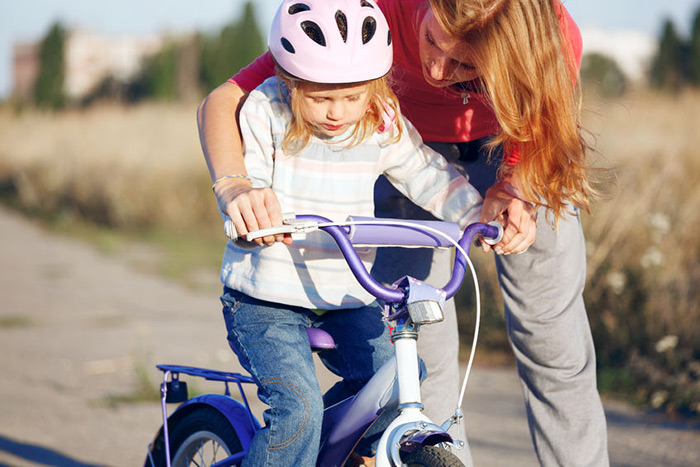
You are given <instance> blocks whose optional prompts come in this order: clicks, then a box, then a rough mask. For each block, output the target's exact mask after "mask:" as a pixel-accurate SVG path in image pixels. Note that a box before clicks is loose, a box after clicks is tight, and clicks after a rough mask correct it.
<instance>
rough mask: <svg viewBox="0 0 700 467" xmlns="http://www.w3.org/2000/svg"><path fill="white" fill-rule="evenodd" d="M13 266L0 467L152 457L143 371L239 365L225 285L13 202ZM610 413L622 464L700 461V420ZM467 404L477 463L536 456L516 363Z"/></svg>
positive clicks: (0, 236)
mask: <svg viewBox="0 0 700 467" xmlns="http://www.w3.org/2000/svg"><path fill="white" fill-rule="evenodd" d="M0 266H1V267H0V296H1V297H2V306H0V368H1V369H2V383H1V384H0V401H1V402H0V404H1V405H0V466H66V467H80V466H138V465H142V463H143V459H144V457H145V454H146V449H147V445H148V443H149V442H150V441H151V438H152V437H153V435H154V433H155V432H156V430H157V429H158V427H159V426H160V423H161V420H160V409H159V405H158V404H157V403H153V402H138V401H133V402H119V400H122V399H128V398H130V397H132V396H134V395H135V394H137V393H138V388H139V385H140V383H142V382H143V381H144V378H145V379H147V380H149V381H148V382H149V383H150V385H151V386H152V387H156V385H157V383H158V381H159V377H160V376H159V373H158V372H157V371H156V370H155V368H154V365H155V364H156V363H178V364H184V365H194V366H211V367H213V368H220V369H226V370H233V371H237V370H238V369H239V367H238V365H237V363H236V362H235V361H234V360H233V358H232V354H231V353H230V351H229V350H228V348H227V344H226V339H225V332H224V327H223V323H222V321H221V318H220V316H219V303H218V299H217V296H216V293H202V292H200V293H196V292H192V291H190V290H187V289H184V288H182V287H180V286H178V285H176V284H173V283H172V282H168V281H166V280H164V279H162V278H159V277H154V276H150V275H146V274H143V273H141V272H138V271H137V270H136V269H135V268H134V267H133V264H132V263H131V262H130V261H128V260H127V259H125V258H115V257H107V256H104V255H102V254H100V253H99V252H97V251H96V250H95V249H94V248H92V247H90V246H88V245H85V244H82V243H80V242H77V241H75V240H72V239H66V238H62V237H58V236H55V235H51V234H49V233H46V232H44V231H43V230H42V229H40V228H39V227H37V226H36V225H34V224H33V223H31V222H30V221H27V220H25V219H23V218H22V217H20V216H18V215H17V214H15V213H12V212H10V211H7V210H5V209H3V208H0ZM216 274H217V271H212V277H211V281H212V283H215V281H216V280H217V279H216ZM143 375H146V376H143ZM320 375H321V376H320V379H321V381H322V384H323V385H329V384H331V382H332V378H330V377H329V375H328V374H327V373H323V372H320ZM191 384H192V383H191ZM207 384H208V383H200V384H198V385H197V386H196V388H197V389H199V390H207V389H208V386H207ZM214 389H216V390H218V388H217V387H214ZM249 396H250V399H251V400H256V399H255V396H254V393H253V392H250V394H249ZM255 411H256V413H257V414H259V413H260V412H261V411H262V408H261V407H260V405H259V404H257V405H256V406H255ZM606 411H607V414H608V421H609V440H610V455H611V461H612V464H613V465H617V466H650V467H651V466H697V465H700V429H698V427H697V426H696V427H690V426H688V425H687V424H682V423H671V422H668V421H664V420H658V419H656V418H654V417H652V416H650V415H645V414H641V413H638V412H637V411H635V410H634V409H633V408H631V407H630V406H628V405H626V404H624V403H623V402H615V401H611V402H607V403H606ZM465 413H466V420H467V422H466V423H467V432H468V435H469V439H470V444H471V447H472V452H473V456H474V459H475V462H476V465H477V466H512V465H518V466H531V465H532V466H535V465H537V461H536V458H535V456H534V453H533V451H532V447H531V444H530V438H529V434H528V431H527V422H526V419H525V414H524V409H523V403H522V399H521V395H520V389H519V386H518V382H517V378H516V375H515V370H514V369H513V368H496V369H493V368H477V369H475V371H474V373H473V375H472V379H471V381H470V386H469V389H468V391H467V397H466V400H465Z"/></svg>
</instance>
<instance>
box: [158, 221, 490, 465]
mask: <svg viewBox="0 0 700 467" xmlns="http://www.w3.org/2000/svg"><path fill="white" fill-rule="evenodd" d="M295 222H297V223H298V224H297V225H303V226H304V227H303V228H304V229H306V230H308V229H309V228H310V226H311V225H312V224H315V225H317V226H319V227H318V228H320V229H322V230H324V231H326V232H327V233H329V234H330V235H331V236H332V237H333V238H334V239H335V241H336V243H337V244H338V246H339V248H340V251H341V253H342V254H343V256H344V257H345V259H346V261H347V263H348V265H349V266H350V268H351V270H352V272H353V274H354V275H355V277H356V278H357V280H358V281H359V282H360V284H361V285H362V286H363V287H364V288H365V289H366V290H368V291H369V292H370V293H371V294H373V295H374V296H375V297H377V298H378V299H380V300H383V301H384V302H385V303H386V306H387V309H388V310H390V312H389V316H388V319H391V320H392V321H393V320H395V321H396V326H395V328H394V329H393V331H392V340H393V341H394V349H395V358H394V359H393V360H390V361H388V362H386V363H385V364H384V365H383V366H382V367H381V368H380V369H379V371H378V372H377V373H376V374H375V375H374V376H373V377H372V378H371V380H370V381H369V382H368V383H367V384H366V385H365V386H364V387H363V388H362V389H361V390H360V392H358V393H357V394H356V395H355V396H352V397H350V398H348V399H346V400H344V401H341V402H339V403H338V404H335V405H333V406H331V407H328V408H326V409H325V411H324V417H323V428H322V440H323V441H322V445H321V448H320V450H319V455H318V461H317V465H318V466H342V465H343V464H344V463H345V461H346V460H347V458H348V457H349V456H350V454H351V453H352V450H353V448H354V447H355V445H356V444H357V442H358V441H359V440H360V438H361V437H362V436H363V434H364V433H365V432H366V431H367V430H368V429H369V428H370V426H371V425H372V424H373V423H374V422H375V421H376V420H377V418H378V417H379V415H380V414H381V413H382V412H384V411H385V410H393V409H394V408H396V409H398V412H399V415H398V416H397V417H396V418H395V419H394V420H393V421H392V422H391V424H390V425H389V426H388V427H387V428H386V429H385V430H384V432H383V434H382V436H381V438H380V441H379V445H378V449H377V455H376V459H375V465H376V466H377V467H389V466H399V465H402V460H401V455H402V453H404V452H410V451H412V450H414V449H416V448H418V447H420V446H434V445H437V444H440V443H452V442H453V439H452V437H451V435H449V434H448V433H447V429H448V428H449V427H450V426H451V425H452V424H453V423H454V422H455V420H457V419H459V418H460V417H461V414H460V413H456V414H455V415H454V416H453V417H452V418H451V419H449V420H447V421H445V422H444V423H442V424H441V425H437V424H435V423H434V422H433V421H431V420H430V419H429V418H427V417H426V416H425V415H424V414H423V413H422V409H423V406H422V401H421V394H420V374H419V364H418V353H417V347H416V341H417V336H418V332H419V329H420V326H421V325H423V324H430V323H431V322H437V321H441V320H442V305H443V304H444V301H445V300H447V299H449V298H451V297H452V296H453V295H454V294H455V293H456V292H457V290H458V289H459V286H460V284H461V282H462V278H463V276H464V273H465V270H466V264H467V263H466V262H467V259H466V258H464V256H463V255H462V254H459V253H458V254H457V255H456V257H455V263H454V265H453V272H452V278H451V279H450V281H449V282H448V283H447V284H446V285H445V287H443V288H442V289H438V288H435V287H433V286H430V285H428V284H425V283H422V282H421V281H418V280H416V279H413V278H411V277H404V278H403V279H401V280H400V281H397V283H395V284H394V285H393V286H391V287H387V286H384V285H382V284H380V283H378V282H376V281H375V280H374V279H373V278H372V277H371V276H370V274H369V272H368V271H367V269H366V268H365V266H364V265H363V263H362V262H361V260H360V259H359V257H358V256H357V253H356V252H355V249H354V246H353V240H351V237H357V238H356V239H355V243H362V244H366V243H377V240H379V242H380V243H382V242H383V241H384V240H383V239H385V238H391V235H392V234H391V232H392V230H391V228H389V227H388V226H384V227H380V228H376V227H377V226H376V225H375V229H373V231H372V233H371V234H367V232H366V231H365V232H364V234H362V233H361V234H359V235H358V234H357V232H353V231H352V229H350V228H348V227H347V226H339V225H331V224H332V223H331V222H330V221H329V220H328V219H325V218H322V217H318V216H297V217H296V220H295ZM365 222H368V223H371V222H372V221H371V220H367V219H362V220H359V221H357V220H356V221H355V223H356V225H362V223H365ZM375 222H377V223H385V222H386V220H377V221H375ZM395 222H397V223H399V224H401V225H403V226H404V227H405V228H406V227H408V230H411V232H406V231H404V234H407V238H404V239H402V243H401V244H403V245H405V244H411V243H416V242H419V243H421V244H423V245H425V244H428V245H430V246H445V244H446V243H449V242H444V239H441V238H440V237H441V236H444V235H446V234H444V233H440V232H437V233H438V235H434V234H431V235H429V237H430V238H426V234H425V231H422V232H421V231H419V229H416V227H417V226H418V224H416V223H414V222H412V221H410V222H407V221H395ZM422 224H432V226H433V227H435V226H440V227H445V228H446V230H449V231H451V233H450V234H449V236H450V237H451V238H452V241H455V242H456V239H455V238H454V237H455V234H454V228H453V226H454V224H448V223H443V222H429V223H425V222H423V223H422ZM411 226H413V227H411ZM499 227H500V226H499ZM499 227H496V226H494V225H490V224H472V225H470V226H469V227H467V229H466V230H465V232H464V234H463V235H462V236H461V238H459V242H458V244H459V246H460V247H461V249H462V251H464V252H465V254H466V253H468V251H469V246H470V244H471V243H472V240H473V239H474V237H475V236H477V235H480V236H483V237H485V238H496V237H498V236H500V234H501V233H502V230H499ZM424 228H426V229H427V227H424ZM387 229H389V230H387ZM394 230H395V229H394ZM432 230H435V229H434V228H432ZM441 230H442V229H441ZM387 232H389V233H387ZM458 232H459V231H458V230H457V233H458ZM394 233H395V232H394ZM416 236H418V237H420V239H419V240H417V237H416ZM316 331H318V330H316ZM317 337H318V336H312V335H310V341H311V343H312V346H314V343H315V341H317ZM320 337H321V338H323V337H324V336H320ZM328 345H330V344H329V343H328V342H326V343H322V345H321V347H324V346H325V347H326V348H327V346H328ZM158 368H159V369H160V370H161V371H163V373H164V376H163V383H162V384H161V405H162V412H163V426H162V428H161V431H160V432H159V433H158V434H157V437H158V436H163V438H164V440H165V446H166V448H165V452H166V459H167V462H166V465H167V466H170V446H169V439H168V427H169V425H173V426H174V425H175V424H176V423H177V422H178V420H180V419H181V418H182V417H183V416H184V415H186V414H187V413H188V412H190V411H192V410H196V409H197V408H198V407H202V406H208V407H212V408H214V409H216V410H217V411H218V412H219V413H221V414H222V415H224V416H225V417H226V419H227V420H228V421H229V422H230V424H231V426H232V427H233V428H234V429H235V431H236V435H237V436H238V439H239V440H240V444H241V448H242V451H241V452H238V453H235V454H234V455H232V456H230V457H228V458H227V459H224V460H222V461H220V462H217V463H215V464H213V465H214V466H216V467H223V466H230V465H236V464H237V463H238V462H240V460H242V459H243V458H244V457H245V454H246V453H247V451H248V448H249V446H250V442H251V440H252V438H253V436H254V434H255V431H257V430H258V429H259V428H260V424H259V422H258V421H257V420H256V419H255V417H254V415H253V414H252V412H251V409H250V406H249V404H248V401H247V399H246V397H245V394H244V392H243V388H242V384H250V383H253V380H252V378H250V377H249V376H246V375H241V374H238V373H227V372H221V371H216V370H208V369H201V368H193V367H184V366H177V365H158ZM180 373H183V374H188V375H192V376H196V377H201V378H204V379H207V380H214V381H221V382H223V383H224V385H225V393H224V395H218V394H205V395H201V396H197V397H195V398H193V399H190V400H187V401H185V402H184V403H183V404H182V405H181V406H179V407H178V409H177V410H176V411H175V412H174V413H173V414H172V415H170V417H168V415H167V409H166V402H169V401H170V399H169V398H168V391H171V394H172V393H173V392H175V393H176V394H178V391H179V385H180V384H182V382H180V381H179V374H180ZM229 384H235V385H236V386H237V388H238V391H239V394H240V398H241V400H242V402H239V401H237V400H236V399H234V398H233V397H231V394H230V390H229ZM177 401H178V402H181V400H177ZM149 459H150V452H149V458H147V459H146V466H148V465H149ZM150 462H151V464H150V465H152V464H153V460H152V459H150Z"/></svg>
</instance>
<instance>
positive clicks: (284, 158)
mask: <svg viewBox="0 0 700 467" xmlns="http://www.w3.org/2000/svg"><path fill="white" fill-rule="evenodd" d="M282 92H284V91H283V86H281V85H280V83H279V82H278V80H277V79H276V78H270V79H268V80H266V81H265V82H264V83H263V84H261V85H260V86H259V87H258V88H256V89H255V90H254V91H252V92H251V93H250V94H249V96H248V98H247V99H246V102H245V104H244V105H243V107H242V109H241V113H240V128H241V134H242V138H243V144H244V148H245V164H246V169H247V170H248V175H249V176H250V177H251V179H252V180H253V186H254V187H256V188H260V187H271V188H272V189H273V191H274V192H275V194H276V195H277V198H278V199H279V202H280V204H281V206H282V212H294V213H296V214H317V215H320V216H324V217H327V218H329V219H331V220H334V221H344V220H345V219H346V218H347V217H348V216H349V215H353V216H373V215H374V202H373V194H374V183H375V181H376V180H377V177H378V176H379V175H381V174H384V175H385V176H386V177H387V178H388V180H389V181H390V182H391V183H392V184H393V185H394V186H396V188H397V189H398V190H399V191H401V192H402V193H403V194H405V195H406V196H407V197H408V198H409V199H411V200H412V201H413V202H414V203H416V204H417V205H418V206H421V207H422V208H424V209H425V210H427V211H429V212H431V213H433V214H434V215H435V216H436V217H438V218H441V219H443V220H447V221H453V222H458V223H459V224H460V226H462V227H464V226H465V225H467V224H468V223H470V222H474V221H476V220H477V219H478V216H479V211H480V207H481V197H480V195H479V193H478V192H477V191H476V189H475V188H474V187H472V186H471V185H470V184H469V182H468V181H467V179H466V178H464V177H463V176H462V175H460V174H459V173H458V172H457V171H456V170H455V169H454V168H453V167H451V166H450V165H449V164H448V163H447V161H446V160H445V159H444V158H443V157H442V156H441V155H440V154H438V153H437V152H435V151H433V150H432V149H430V148H429V147H427V146H426V145H424V144H423V143H422V140H421V138H420V136H419V135H418V133H417V131H416V130H415V128H414V127H413V126H412V125H411V124H410V123H409V122H408V121H407V120H405V119H404V120H403V124H404V132H403V133H402V136H401V139H400V140H399V141H398V142H396V143H392V144H387V141H386V140H387V138H388V136H387V134H386V133H375V134H374V135H372V136H371V137H369V138H366V139H365V140H364V141H362V142H361V143H360V144H358V145H356V146H353V147H350V148H348V147H347V141H345V139H346V138H347V135H348V134H345V135H341V136H338V137H334V138H330V139H319V138H316V137H312V138H311V140H310V141H309V143H308V144H307V145H306V147H305V148H304V149H303V150H302V151H301V152H299V153H297V154H294V155H287V154H285V153H284V151H283V150H282V140H283V138H284V134H285V130H286V128H287V124H288V123H289V121H290V118H291V111H290V108H289V105H288V101H287V99H285V98H284V97H283V94H282ZM361 257H362V260H363V262H364V263H365V264H366V265H367V266H368V267H369V266H371V262H372V260H373V258H374V251H373V250H367V251H364V252H362V254H361ZM221 280H222V282H223V283H224V284H225V285H226V286H228V287H230V288H232V289H235V290H238V291H240V292H243V293H245V294H248V295H250V296H252V297H255V298H258V299H261V300H267V301H271V302H276V303H283V304H287V305H293V306H301V307H305V308H312V309H326V310H331V309H339V308H355V307H358V306H361V305H365V304H368V303H370V302H371V301H372V300H374V297H372V296H371V295H369V293H367V292H366V291H365V290H364V289H363V288H362V287H361V286H360V284H359V283H358V282H357V280H356V279H355V277H354V276H353V275H352V273H351V272H350V270H349V268H348V266H347V264H346V262H345V260H344V259H343V257H342V255H341V254H340V252H339V250H338V247H337V246H336V244H335V242H334V241H333V240H332V238H331V237H330V236H329V235H328V234H326V233H324V232H321V231H317V232H312V233H308V234H306V236H305V238H303V239H297V240H295V241H294V243H293V244H292V245H289V246H288V245H284V244H282V243H275V244H274V245H272V246H266V247H260V248H255V249H247V248H241V247H239V246H238V245H236V244H235V243H234V242H231V241H229V242H228V244H227V245H226V250H225V252H224V258H223V265H222V269H221Z"/></svg>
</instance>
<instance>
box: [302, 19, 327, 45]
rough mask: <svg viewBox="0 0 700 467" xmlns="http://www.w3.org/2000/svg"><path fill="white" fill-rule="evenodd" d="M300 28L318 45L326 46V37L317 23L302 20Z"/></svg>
mask: <svg viewBox="0 0 700 467" xmlns="http://www.w3.org/2000/svg"><path fill="white" fill-rule="evenodd" d="M301 29H303V30H304V32H305V33H306V35H307V36H309V37H310V38H311V40H312V41H314V42H315V43H317V44H318V45H320V46H323V47H325V46H326V38H325V37H324V36H323V31H321V28H320V27H319V25H318V24H316V23H314V22H313V21H303V22H302V23H301Z"/></svg>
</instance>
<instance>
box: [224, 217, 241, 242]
mask: <svg viewBox="0 0 700 467" xmlns="http://www.w3.org/2000/svg"><path fill="white" fill-rule="evenodd" d="M224 233H225V234H226V236H227V237H228V238H230V239H231V240H233V241H234V242H235V241H236V240H238V232H236V226H235V225H233V221H232V220H231V218H230V217H227V218H226V220H225V221H224Z"/></svg>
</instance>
